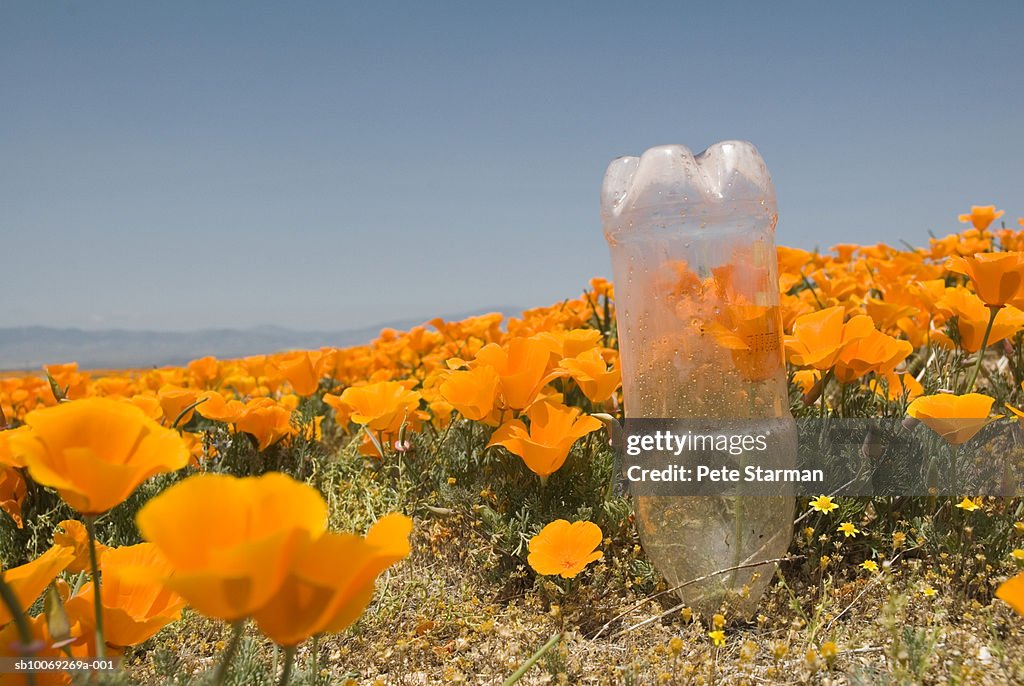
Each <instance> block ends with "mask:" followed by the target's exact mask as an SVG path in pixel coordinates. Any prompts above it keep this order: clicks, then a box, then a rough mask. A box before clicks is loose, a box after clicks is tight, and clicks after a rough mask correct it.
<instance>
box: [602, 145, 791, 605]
mask: <svg viewBox="0 0 1024 686" xmlns="http://www.w3.org/2000/svg"><path fill="white" fill-rule="evenodd" d="M601 215H602V222H603V224H604V233H605V238H606V239H607V241H608V245H609V248H610V251H611V258H612V267H613V271H614V277H615V279H614V282H615V305H616V317H617V322H618V335H619V349H620V358H621V363H622V377H623V396H624V404H625V412H626V417H627V418H662V419H668V418H675V419H691V420H692V419H704V420H714V419H730V420H735V419H744V420H753V422H752V424H751V425H752V426H757V425H758V424H759V423H760V425H763V426H764V427H767V428H768V429H770V430H771V431H773V432H774V435H775V437H776V438H775V439H774V440H772V441H771V444H770V445H771V446H772V447H771V448H770V451H769V452H770V454H769V455H767V456H765V457H763V458H762V459H761V460H759V463H760V464H763V465H764V466H766V467H772V468H776V467H779V468H786V467H791V466H793V465H794V463H795V461H796V438H795V424H794V422H793V418H792V416H791V415H790V412H789V399H788V391H787V383H786V371H785V365H784V358H783V354H782V345H783V341H782V321H781V314H780V310H779V292H778V260H777V256H776V252H775V224H776V221H777V218H778V213H777V210H776V204H775V189H774V186H773V185H772V181H771V177H770V176H769V174H768V170H767V168H766V166H765V164H764V160H762V159H761V156H760V154H759V153H758V152H757V150H756V149H755V148H754V146H753V145H751V144H750V143H746V142H742V141H725V142H721V143H717V144H715V145H713V146H711V147H710V148H708V149H707V150H705V151H704V152H703V153H701V154H699V155H697V156H696V157H695V156H694V155H693V154H692V153H691V152H690V151H689V150H688V149H686V148H685V147H683V146H678V145H666V146H659V147H655V148H651V149H649V150H647V151H646V152H645V153H644V154H643V156H642V157H620V158H619V159H616V160H614V161H613V162H612V163H611V165H609V167H608V171H607V173H606V175H605V178H604V186H603V190H602V197H601ZM745 493H749V491H744V489H743V488H742V487H738V488H736V489H734V490H732V491H728V492H726V493H725V494H724V495H721V496H719V495H716V496H648V497H638V498H636V503H635V507H636V520H637V525H638V528H639V531H640V537H641V541H642V543H643V545H644V549H645V550H646V552H647V554H648V556H649V557H650V559H651V561H652V562H653V564H654V565H655V567H656V568H657V569H658V570H659V571H660V572H661V573H662V574H663V575H664V576H665V578H666V581H667V582H668V584H669V586H670V587H675V586H678V585H680V584H683V583H685V582H689V581H692V580H694V579H698V578H701V577H704V576H707V575H713V576H711V578H709V579H707V580H706V581H702V582H700V583H695V584H689V585H687V586H684V587H683V588H682V589H680V590H679V595H680V598H681V599H682V601H683V602H685V603H687V605H688V606H689V607H691V608H693V609H694V610H695V611H698V612H701V613H704V614H710V613H712V612H716V611H718V610H719V608H720V607H722V606H723V605H726V606H727V607H728V608H729V611H730V612H732V613H736V614H740V615H743V616H747V615H750V614H751V613H752V612H753V611H754V610H755V609H756V607H757V604H758V602H759V600H760V597H761V595H762V594H763V593H764V590H765V588H766V587H767V585H768V583H769V582H770V581H771V578H772V576H773V574H774V566H773V565H770V564H765V565H761V566H756V567H751V566H746V567H744V568H742V569H736V570H733V571H731V572H728V573H725V574H715V573H716V572H719V571H720V570H724V569H727V568H731V567H738V566H742V565H750V563H756V562H757V561H759V560H769V559H772V558H777V557H781V556H783V555H785V553H786V551H787V550H788V548H789V545H790V542H791V538H792V531H793V512H794V506H795V499H794V498H793V497H790V496H786V495H770V496H764V495H756V496H755V495H749V494H745ZM762 493H763V491H762Z"/></svg>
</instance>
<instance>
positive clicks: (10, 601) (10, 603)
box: [0, 573, 36, 686]
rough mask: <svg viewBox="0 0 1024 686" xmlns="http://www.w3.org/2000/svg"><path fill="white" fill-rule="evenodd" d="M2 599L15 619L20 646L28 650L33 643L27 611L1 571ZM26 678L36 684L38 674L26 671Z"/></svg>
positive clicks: (30, 685) (31, 685) (31, 683)
mask: <svg viewBox="0 0 1024 686" xmlns="http://www.w3.org/2000/svg"><path fill="white" fill-rule="evenodd" d="M0 600H3V602H4V605H6V606H7V611H8V613H9V614H10V615H11V618H12V620H13V621H14V626H15V628H16V629H17V630H18V638H19V639H20V640H21V645H20V646H19V648H20V649H21V650H28V649H29V647H30V646H31V645H32V629H31V628H30V627H29V625H28V620H27V619H26V618H25V613H24V612H23V611H22V609H21V602H20V601H19V600H18V596H16V595H14V589H12V588H11V587H10V586H8V585H7V583H6V582H5V581H4V575H3V574H2V573H0ZM25 680H26V681H27V682H28V684H29V686H35V683H36V675H35V674H33V673H32V672H25Z"/></svg>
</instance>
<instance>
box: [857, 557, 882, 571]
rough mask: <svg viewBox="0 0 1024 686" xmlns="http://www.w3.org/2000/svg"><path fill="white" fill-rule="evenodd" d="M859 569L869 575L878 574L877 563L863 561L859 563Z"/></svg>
mask: <svg viewBox="0 0 1024 686" xmlns="http://www.w3.org/2000/svg"><path fill="white" fill-rule="evenodd" d="M860 566H861V569H866V570H868V571H869V572H871V573H877V572H878V563H877V562H875V561H874V560H864V561H863V562H861V563H860Z"/></svg>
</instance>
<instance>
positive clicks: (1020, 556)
mask: <svg viewBox="0 0 1024 686" xmlns="http://www.w3.org/2000/svg"><path fill="white" fill-rule="evenodd" d="M1010 557H1012V558H1013V559H1014V560H1019V561H1021V562H1024V550H1021V549H1020V548H1014V549H1013V552H1012V553H1010Z"/></svg>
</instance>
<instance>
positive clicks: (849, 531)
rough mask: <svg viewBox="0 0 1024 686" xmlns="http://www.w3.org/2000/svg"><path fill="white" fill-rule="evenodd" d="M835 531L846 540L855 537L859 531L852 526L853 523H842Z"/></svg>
mask: <svg viewBox="0 0 1024 686" xmlns="http://www.w3.org/2000/svg"><path fill="white" fill-rule="evenodd" d="M836 531H838V532H839V533H841V534H843V535H844V536H846V537H847V538H849V537H850V536H856V535H857V534H859V533H860V529H858V528H857V527H856V526H854V525H853V522H843V523H842V524H840V525H839V528H838V529H836Z"/></svg>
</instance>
